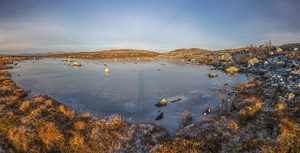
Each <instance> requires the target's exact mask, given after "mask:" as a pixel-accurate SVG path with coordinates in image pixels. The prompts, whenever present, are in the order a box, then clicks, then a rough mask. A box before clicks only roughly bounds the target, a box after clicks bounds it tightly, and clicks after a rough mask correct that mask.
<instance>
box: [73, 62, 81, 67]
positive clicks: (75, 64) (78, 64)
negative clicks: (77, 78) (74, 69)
mask: <svg viewBox="0 0 300 153" xmlns="http://www.w3.org/2000/svg"><path fill="white" fill-rule="evenodd" d="M73 65H74V66H81V64H80V63H78V62H75V63H74V64H73Z"/></svg>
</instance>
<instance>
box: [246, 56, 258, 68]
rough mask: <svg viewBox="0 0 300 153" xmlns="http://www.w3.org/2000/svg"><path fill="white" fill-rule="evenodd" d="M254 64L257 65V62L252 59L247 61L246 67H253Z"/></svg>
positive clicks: (255, 59)
mask: <svg viewBox="0 0 300 153" xmlns="http://www.w3.org/2000/svg"><path fill="white" fill-rule="evenodd" d="M256 63H259V60H258V59H257V58H255V57H254V58H252V59H250V60H249V61H248V67H251V66H254V64H256Z"/></svg>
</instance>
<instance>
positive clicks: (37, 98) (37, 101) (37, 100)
mask: <svg viewBox="0 0 300 153" xmlns="http://www.w3.org/2000/svg"><path fill="white" fill-rule="evenodd" d="M34 102H36V103H42V102H44V97H42V96H39V97H35V98H34Z"/></svg>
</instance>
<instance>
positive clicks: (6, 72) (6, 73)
mask: <svg viewBox="0 0 300 153" xmlns="http://www.w3.org/2000/svg"><path fill="white" fill-rule="evenodd" d="M0 75H4V76H9V77H10V76H11V73H10V72H8V71H0Z"/></svg>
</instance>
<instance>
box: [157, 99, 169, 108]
mask: <svg viewBox="0 0 300 153" xmlns="http://www.w3.org/2000/svg"><path fill="white" fill-rule="evenodd" d="M166 105H167V101H166V99H162V100H161V101H159V102H158V103H157V104H155V106H156V107H162V106H166Z"/></svg>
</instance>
